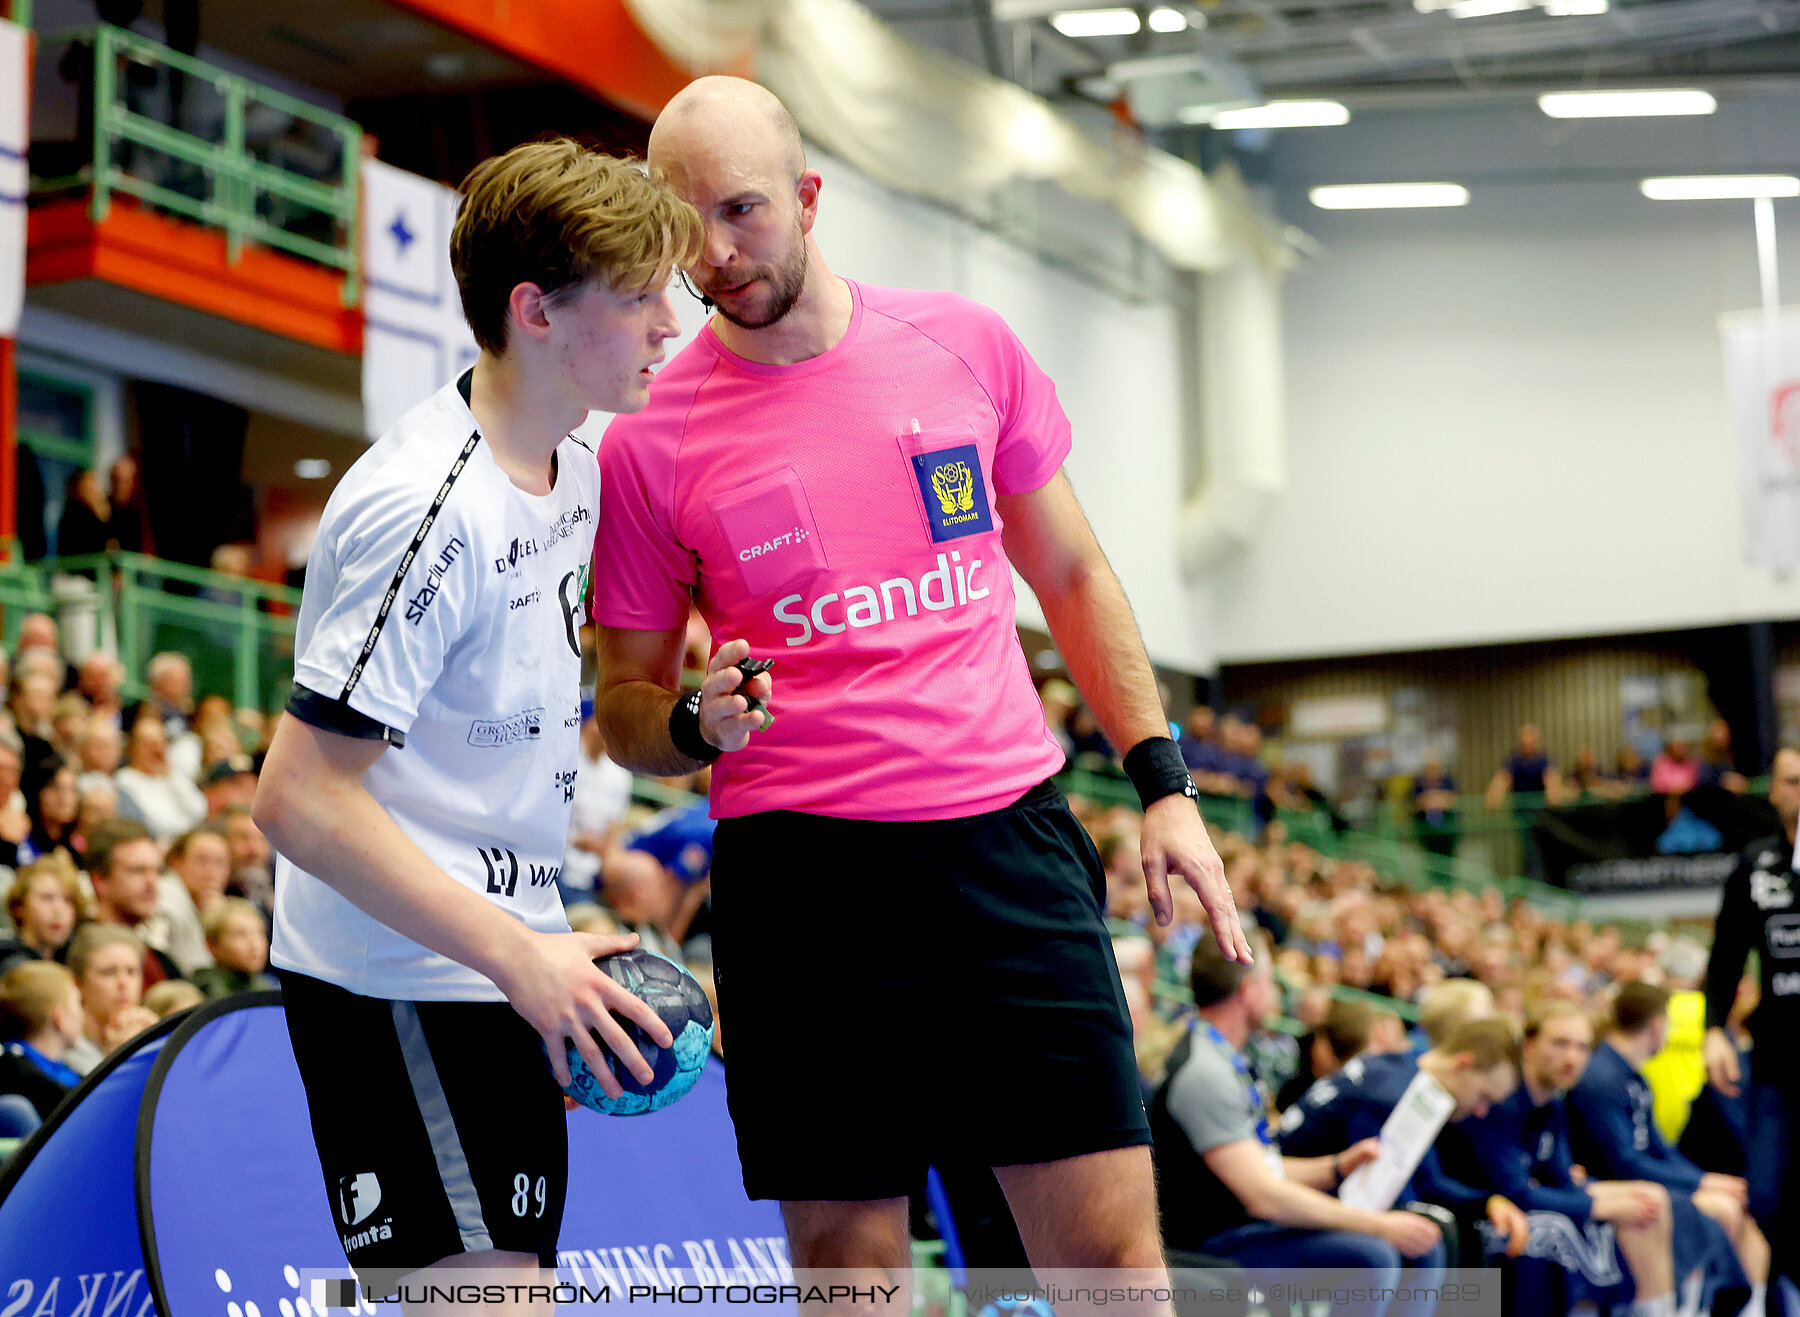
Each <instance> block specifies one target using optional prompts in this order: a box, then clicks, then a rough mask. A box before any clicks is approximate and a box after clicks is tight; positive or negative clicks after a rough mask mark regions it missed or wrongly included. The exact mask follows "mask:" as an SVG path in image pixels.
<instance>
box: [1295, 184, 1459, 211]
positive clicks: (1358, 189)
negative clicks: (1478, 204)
mask: <svg viewBox="0 0 1800 1317" xmlns="http://www.w3.org/2000/svg"><path fill="white" fill-rule="evenodd" d="M1306 195H1307V196H1308V197H1309V198H1311V200H1312V203H1313V205H1315V206H1317V207H1318V208H1319V209H1320V210H1401V209H1409V208H1412V207H1416V206H1466V205H1468V204H1469V189H1468V188H1466V187H1464V186H1463V185H1462V184H1460V183H1339V184H1333V185H1332V186H1329V187H1316V188H1314V189H1313V190H1312V191H1310V192H1308V193H1307V194H1306Z"/></svg>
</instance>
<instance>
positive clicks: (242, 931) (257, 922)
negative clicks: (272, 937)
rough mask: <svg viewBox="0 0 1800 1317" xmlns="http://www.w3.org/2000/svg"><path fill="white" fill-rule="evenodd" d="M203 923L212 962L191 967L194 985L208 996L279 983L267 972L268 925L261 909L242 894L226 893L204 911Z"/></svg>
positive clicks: (255, 988)
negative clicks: (209, 908) (206, 912)
mask: <svg viewBox="0 0 1800 1317" xmlns="http://www.w3.org/2000/svg"><path fill="white" fill-rule="evenodd" d="M205 924H206V946H207V949H208V950H209V951H210V952H211V954H212V962H213V963H212V964H211V965H209V966H206V967H204V968H202V969H198V970H195V971H194V985H195V986H196V987H198V988H199V989H200V990H201V991H202V992H204V993H205V994H206V995H207V996H208V997H229V996H230V995H231V994H232V993H234V992H263V991H266V990H268V989H271V988H276V987H279V986H280V985H279V984H278V983H276V982H275V980H274V979H273V978H272V977H270V975H269V973H268V969H269V929H268V925H267V924H265V923H264V922H263V916H262V911H260V910H258V909H257V908H256V907H255V906H253V905H251V904H250V902H248V901H246V900H244V899H243V898H242V897H237V896H228V897H226V898H225V899H224V900H222V901H220V902H219V904H218V905H216V906H215V907H214V908H213V909H212V910H211V911H210V912H209V913H208V914H207V916H206V921H205Z"/></svg>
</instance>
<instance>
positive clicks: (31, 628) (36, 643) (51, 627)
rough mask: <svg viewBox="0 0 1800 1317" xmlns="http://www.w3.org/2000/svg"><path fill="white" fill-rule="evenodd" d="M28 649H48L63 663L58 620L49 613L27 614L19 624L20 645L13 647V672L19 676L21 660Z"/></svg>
mask: <svg viewBox="0 0 1800 1317" xmlns="http://www.w3.org/2000/svg"><path fill="white" fill-rule="evenodd" d="M28 649H47V650H49V651H50V653H52V654H54V655H57V656H58V659H57V661H58V662H61V657H60V656H61V654H62V639H61V637H60V636H59V635H58V633H57V629H56V619H55V618H53V617H51V616H50V614H48V613H27V614H25V617H24V620H23V621H21V622H20V623H19V639H18V643H17V644H15V645H14V646H13V670H14V674H15V675H16V674H17V671H18V666H19V660H20V659H21V658H23V657H24V655H25V651H26V650H28Z"/></svg>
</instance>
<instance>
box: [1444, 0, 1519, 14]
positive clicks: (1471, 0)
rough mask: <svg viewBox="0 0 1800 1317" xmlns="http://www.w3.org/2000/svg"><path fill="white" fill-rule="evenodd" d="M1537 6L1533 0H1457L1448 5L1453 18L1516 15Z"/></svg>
mask: <svg viewBox="0 0 1800 1317" xmlns="http://www.w3.org/2000/svg"><path fill="white" fill-rule="evenodd" d="M1534 7H1535V6H1534V5H1533V4H1532V2H1531V0H1456V3H1455V4H1452V5H1447V6H1445V8H1447V9H1448V10H1449V11H1450V17H1452V18H1489V17H1491V16H1493V15H1494V14H1516V13H1518V12H1519V10H1521V9H1531V8H1534Z"/></svg>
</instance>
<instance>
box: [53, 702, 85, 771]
mask: <svg viewBox="0 0 1800 1317" xmlns="http://www.w3.org/2000/svg"><path fill="white" fill-rule="evenodd" d="M91 712H93V711H92V710H91V709H89V708H88V702H87V701H86V700H84V699H82V698H81V696H79V695H77V694H76V693H75V692H74V691H65V692H64V693H63V694H61V695H58V696H57V697H56V703H55V704H54V705H52V706H51V709H50V748H51V749H53V750H55V751H56V753H57V754H59V755H61V756H62V757H63V758H64V759H66V760H69V761H71V762H72V761H73V760H74V758H75V742H76V740H77V739H79V737H80V736H81V729H82V727H83V726H85V725H86V723H87V719H88V714H90V713H91Z"/></svg>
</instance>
